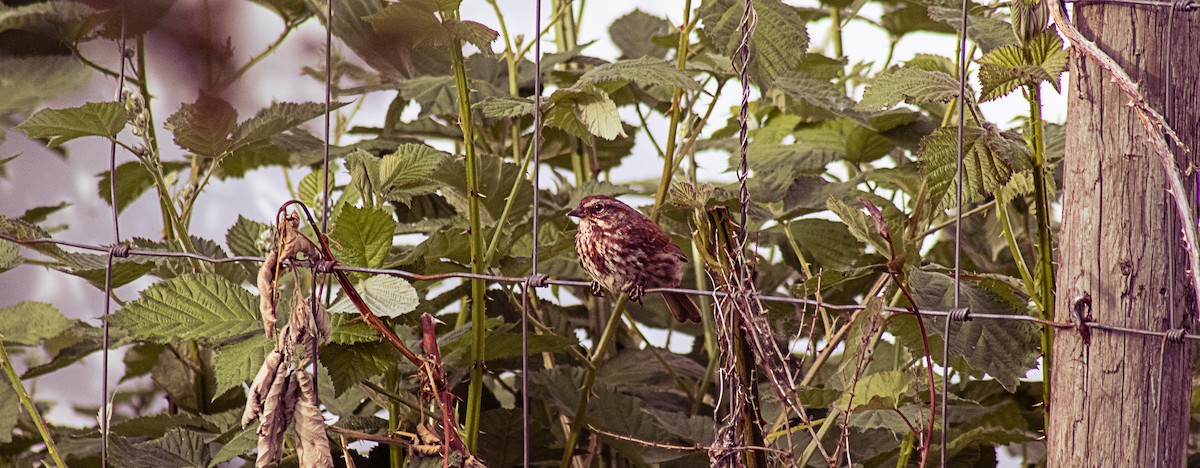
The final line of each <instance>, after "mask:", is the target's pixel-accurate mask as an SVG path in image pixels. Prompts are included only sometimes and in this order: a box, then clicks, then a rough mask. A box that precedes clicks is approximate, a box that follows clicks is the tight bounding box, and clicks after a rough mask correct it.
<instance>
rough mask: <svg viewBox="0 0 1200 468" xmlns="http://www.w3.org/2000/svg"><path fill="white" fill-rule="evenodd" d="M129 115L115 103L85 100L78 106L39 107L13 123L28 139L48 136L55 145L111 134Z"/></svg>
mask: <svg viewBox="0 0 1200 468" xmlns="http://www.w3.org/2000/svg"><path fill="white" fill-rule="evenodd" d="M128 120H129V114H128V113H126V112H125V106H124V105H123V104H121V103H119V102H89V103H87V104H84V105H83V106H81V107H69V108H65V109H42V110H40V111H38V112H37V113H36V114H33V116H31V117H29V118H28V119H26V120H25V121H24V122H21V124H20V125H17V128H19V129H21V131H24V132H25V134H26V135H29V138H48V139H49V140H50V141H49V143H47V146H51V147H54V146H58V145H61V144H63V143H66V142H68V141H71V140H74V139H76V138H79V137H85V136H105V137H109V136H113V135H116V134H117V132H120V131H121V129H122V128H124V127H125V122H127V121H128Z"/></svg>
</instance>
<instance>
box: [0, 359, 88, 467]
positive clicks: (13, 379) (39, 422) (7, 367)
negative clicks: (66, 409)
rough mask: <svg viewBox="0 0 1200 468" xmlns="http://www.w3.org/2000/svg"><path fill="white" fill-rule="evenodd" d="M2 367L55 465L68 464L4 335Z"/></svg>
mask: <svg viewBox="0 0 1200 468" xmlns="http://www.w3.org/2000/svg"><path fill="white" fill-rule="evenodd" d="M0 367H3V368H4V375H7V376H8V381H9V383H12V387H13V391H15V392H17V399H18V400H20V401H21V405H22V406H24V407H25V410H26V411H28V412H29V416H30V417H31V418H33V424H34V425H35V426H37V430H38V434H41V435H42V440H43V441H44V442H46V451H47V452H49V453H50V458H52V459H54V465H55V466H57V467H59V468H63V467H65V466H67V464H66V463H63V460H62V457H61V456H59V455H58V446H56V445H54V438H53V437H51V436H50V429H49V428H47V427H46V421H45V420H43V419H42V414H41V413H39V412H38V409H37V406H34V404H33V400H32V399H31V398H29V393H28V392H26V391H25V385H24V384H22V383H21V377H20V376H18V375H17V369H16V368H14V367H13V364H12V360H10V359H9V357H8V350H7V349H5V348H4V337H2V336H0ZM104 404H108V402H104ZM102 424H104V427H102V429H104V430H107V429H108V428H107V422H106V421H105V422H103V423H102Z"/></svg>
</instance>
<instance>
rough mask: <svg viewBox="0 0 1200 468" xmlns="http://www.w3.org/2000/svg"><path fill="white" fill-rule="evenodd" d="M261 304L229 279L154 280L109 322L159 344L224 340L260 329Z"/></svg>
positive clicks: (204, 276)
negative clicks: (154, 281) (259, 313)
mask: <svg viewBox="0 0 1200 468" xmlns="http://www.w3.org/2000/svg"><path fill="white" fill-rule="evenodd" d="M257 307H258V300H257V299H255V297H254V295H252V294H250V292H249V291H246V290H245V289H243V288H242V287H240V286H238V285H236V284H233V283H232V282H230V281H229V280H227V279H225V278H222V277H220V276H217V275H213V274H208V273H193V274H187V275H183V276H178V277H175V278H172V279H170V280H167V281H162V282H159V283H155V284H154V285H152V286H150V287H149V288H147V289H146V290H145V291H143V292H142V296H141V297H139V298H138V299H136V300H134V301H132V302H130V303H128V304H125V307H124V308H122V309H121V310H120V311H118V312H117V313H115V314H112V315H110V316H109V318H108V320H109V322H110V323H112V324H113V325H115V326H117V327H119V328H121V329H122V330H125V331H127V332H128V333H129V334H130V336H132V337H133V338H135V339H140V340H146V341H152V342H155V343H170V342H172V341H174V340H180V339H182V340H188V339H206V340H219V339H223V338H231V337H234V336H237V335H240V334H243V333H250V332H254V331H258V330H260V329H261V327H262V325H261V324H260V323H259V320H258V312H257Z"/></svg>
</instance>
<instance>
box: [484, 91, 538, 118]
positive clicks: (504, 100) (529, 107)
mask: <svg viewBox="0 0 1200 468" xmlns="http://www.w3.org/2000/svg"><path fill="white" fill-rule="evenodd" d="M473 107H475V108H476V109H479V111H480V112H483V116H484V117H487V118H489V119H511V118H516V117H524V116H527V115H533V100H532V99H529V98H516V97H508V96H496V97H488V98H484V99H483V100H482V101H479V102H477V103H475V105H474V106H473Z"/></svg>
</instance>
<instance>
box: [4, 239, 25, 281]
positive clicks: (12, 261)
mask: <svg viewBox="0 0 1200 468" xmlns="http://www.w3.org/2000/svg"><path fill="white" fill-rule="evenodd" d="M22 262H24V259H22V258H21V248H20V247H18V246H17V244H15V243H13V242H9V241H7V240H3V239H0V273H4V272H6V271H8V270H11V269H13V268H16V267H18V266H20V265H21V263H22Z"/></svg>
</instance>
